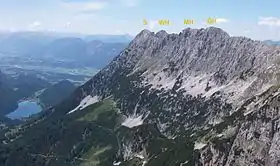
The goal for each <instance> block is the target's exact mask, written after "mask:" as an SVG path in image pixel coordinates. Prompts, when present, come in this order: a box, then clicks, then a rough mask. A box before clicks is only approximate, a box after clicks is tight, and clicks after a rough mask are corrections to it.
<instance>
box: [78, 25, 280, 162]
mask: <svg viewBox="0 0 280 166" xmlns="http://www.w3.org/2000/svg"><path fill="white" fill-rule="evenodd" d="M279 63H280V47H277V46H269V45H266V44H265V43H263V42H260V41H254V40H251V39H248V38H245V37H230V36H229V35H228V34H227V33H226V32H224V31H223V30H221V29H219V28H214V27H210V28H207V29H189V28H188V29H185V30H183V31H182V32H181V33H179V34H168V33H166V32H165V31H159V32H157V33H154V32H150V31H148V30H143V31H142V32H140V33H139V34H138V35H137V36H136V37H135V39H134V40H133V41H132V42H131V43H130V44H129V46H128V47H127V48H126V49H125V50H124V51H123V52H121V53H120V55H119V56H118V57H116V58H115V59H114V60H113V61H112V62H111V63H110V64H109V65H108V66H107V67H106V68H104V69H103V70H102V71H100V72H99V73H98V74H97V75H96V76H95V77H93V79H91V80H90V81H89V82H88V83H87V84H85V85H84V86H82V87H81V92H80V96H81V97H80V98H83V97H85V96H87V95H89V94H90V95H92V96H100V97H101V98H106V97H112V98H114V99H115V100H117V101H118V103H119V106H120V107H121V109H120V111H121V114H123V115H125V116H127V117H129V116H132V115H133V116H137V117H138V118H139V117H140V116H141V117H142V120H143V123H144V124H156V125H157V127H158V129H159V130H160V132H161V133H162V134H163V135H164V136H166V137H167V138H168V139H174V138H176V137H180V136H182V135H188V136H191V137H192V139H193V140H194V141H195V143H196V144H197V145H200V146H198V147H196V148H195V152H196V153H199V155H198V157H197V158H196V164H197V165H209V166H210V165H217V166H222V165H240V166H242V165H277V162H278V161H277V160H278V158H279V155H280V149H279V148H280V146H279V145H280V143H279V141H278V137H279V133H278V128H279V126H278V121H279V115H278V109H279V108H278V105H279V104H278V102H279V101H278V98H277V96H278V93H276V92H275V91H272V90H271V89H274V90H276V91H277V90H278V86H277V85H278V82H279V79H280V73H279V71H280V70H279V67H278V66H279ZM124 84H125V85H124ZM275 87H276V88H275ZM264 92H266V93H265V94H264ZM261 94H262V95H261ZM144 117H145V118H144ZM201 133H202V134H201ZM145 145H147V144H145ZM143 146H144V145H143ZM278 146H279V147H278ZM134 151H135V153H139V152H137V150H134ZM130 152H131V151H130ZM186 160H187V159H186Z"/></svg>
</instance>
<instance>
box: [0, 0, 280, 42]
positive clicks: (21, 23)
mask: <svg viewBox="0 0 280 166" xmlns="http://www.w3.org/2000/svg"><path fill="white" fill-rule="evenodd" d="M279 7H280V1H278V0H211V1H210V0H209V1H206V0H177V1H174V0H0V21H1V23H0V30H9V31H22V30H30V31H55V32H79V33H86V34H125V33H128V34H131V35H135V34H137V33H138V32H139V31H141V30H142V29H150V30H151V31H158V30H161V29H164V30H166V31H168V32H175V33H178V32H180V31H181V30H182V29H184V28H187V27H193V28H202V27H207V26H209V25H207V24H205V21H206V20H207V19H208V18H209V17H213V18H216V19H217V24H215V26H217V27H220V28H222V29H224V30H225V31H227V32H228V33H229V34H230V35H233V36H247V37H251V38H253V39H258V40H265V39H272V40H280V10H279ZM143 19H146V20H147V21H148V25H143ZM159 19H169V21H170V23H171V25H169V26H159V25H158V24H157V21H158V20H159ZM184 19H192V20H194V24H193V25H184V24H183V21H184Z"/></svg>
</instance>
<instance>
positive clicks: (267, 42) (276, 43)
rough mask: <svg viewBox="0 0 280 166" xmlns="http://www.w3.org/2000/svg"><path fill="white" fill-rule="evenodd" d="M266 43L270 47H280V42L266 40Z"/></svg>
mask: <svg viewBox="0 0 280 166" xmlns="http://www.w3.org/2000/svg"><path fill="white" fill-rule="evenodd" d="M264 42H265V43H266V44H269V45H280V41H273V40H265V41H264Z"/></svg>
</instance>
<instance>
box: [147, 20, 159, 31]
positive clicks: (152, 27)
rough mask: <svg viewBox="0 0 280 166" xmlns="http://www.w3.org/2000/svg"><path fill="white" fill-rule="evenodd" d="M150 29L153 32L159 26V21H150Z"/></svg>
mask: <svg viewBox="0 0 280 166" xmlns="http://www.w3.org/2000/svg"><path fill="white" fill-rule="evenodd" d="M148 25H149V29H150V30H153V29H154V28H155V27H156V26H157V25H158V20H150V21H148Z"/></svg>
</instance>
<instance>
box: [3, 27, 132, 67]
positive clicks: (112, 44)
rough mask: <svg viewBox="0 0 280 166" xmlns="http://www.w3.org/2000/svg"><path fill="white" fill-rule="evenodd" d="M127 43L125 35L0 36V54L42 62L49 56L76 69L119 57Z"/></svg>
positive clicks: (97, 64) (50, 34)
mask: <svg viewBox="0 0 280 166" xmlns="http://www.w3.org/2000/svg"><path fill="white" fill-rule="evenodd" d="M67 35H69V36H67ZM130 40H131V37H130V36H129V35H79V34H59V33H58V34H55V33H44V32H17V33H10V34H9V33H0V54H2V55H5V56H19V57H27V56H28V57H33V58H36V59H37V60H38V59H41V60H43V61H45V59H46V58H49V57H51V58H52V59H51V60H53V61H60V60H62V61H73V62H75V64H79V66H85V67H86V66H87V67H93V68H102V67H104V66H105V65H106V64H108V62H109V61H111V60H112V59H113V58H114V57H115V56H116V55H117V54H119V53H120V52H121V51H122V50H123V49H124V48H125V47H126V46H127V45H128V43H129V42H130ZM49 60H50V59H49ZM24 61H25V62H26V60H24ZM15 64H16V63H15Z"/></svg>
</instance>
